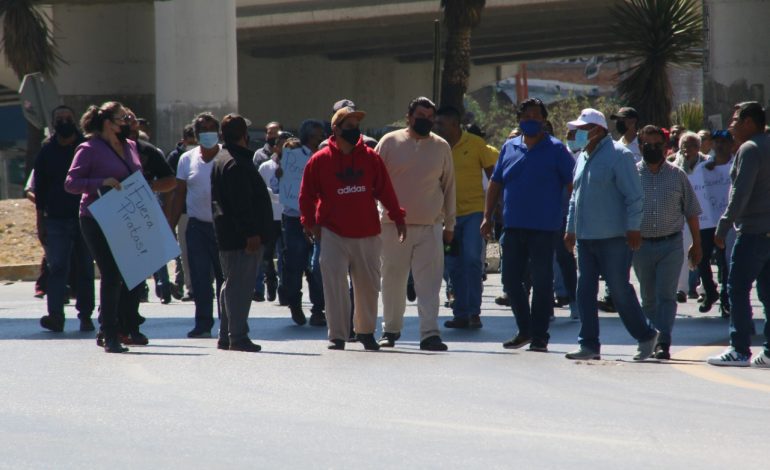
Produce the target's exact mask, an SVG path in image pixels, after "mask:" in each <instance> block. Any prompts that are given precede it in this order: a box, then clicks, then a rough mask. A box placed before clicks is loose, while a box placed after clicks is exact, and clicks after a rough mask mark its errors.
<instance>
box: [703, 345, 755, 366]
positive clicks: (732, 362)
mask: <svg viewBox="0 0 770 470" xmlns="http://www.w3.org/2000/svg"><path fill="white" fill-rule="evenodd" d="M750 357H751V356H747V355H746V354H741V353H739V352H738V351H736V350H735V349H733V348H727V349H725V352H723V353H722V354H721V355H719V356H711V357H710V358H708V359H707V360H706V362H708V363H709V364H711V365H712V366H730V367H748V366H749V363H750V361H749V359H750Z"/></svg>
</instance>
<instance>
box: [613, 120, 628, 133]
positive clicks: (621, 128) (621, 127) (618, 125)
mask: <svg viewBox="0 0 770 470" xmlns="http://www.w3.org/2000/svg"><path fill="white" fill-rule="evenodd" d="M615 129H617V130H618V132H620V134H621V135H625V134H626V132H628V126H627V125H626V122H625V121H616V122H615Z"/></svg>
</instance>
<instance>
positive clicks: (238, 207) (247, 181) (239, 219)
mask: <svg viewBox="0 0 770 470" xmlns="http://www.w3.org/2000/svg"><path fill="white" fill-rule="evenodd" d="M224 149H225V150H227V152H219V154H218V155H217V156H216V158H215V159H214V167H213V168H212V170H211V210H212V214H213V216H214V230H215V232H216V236H217V245H218V246H219V249H220V250H222V251H229V250H242V249H244V248H245V247H246V239H247V238H249V237H253V236H254V235H259V236H260V237H261V238H262V243H263V244H266V243H269V242H270V241H271V240H272V239H273V237H274V234H273V208H272V205H271V203H270V194H268V192H267V186H265V182H264V181H263V180H262V177H261V176H259V173H258V172H257V169H256V168H255V167H254V163H253V162H252V153H251V151H250V150H249V149H247V148H244V147H240V146H237V145H226V146H225V147H224Z"/></svg>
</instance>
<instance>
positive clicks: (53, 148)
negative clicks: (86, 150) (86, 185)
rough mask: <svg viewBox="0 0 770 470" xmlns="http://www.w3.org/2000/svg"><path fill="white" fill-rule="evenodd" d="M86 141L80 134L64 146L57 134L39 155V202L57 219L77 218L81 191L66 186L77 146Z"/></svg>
mask: <svg viewBox="0 0 770 470" xmlns="http://www.w3.org/2000/svg"><path fill="white" fill-rule="evenodd" d="M83 141H84V139H83V136H82V135H80V134H78V136H77V138H76V139H75V143H73V144H72V145H67V146H61V145H59V141H58V140H57V138H56V134H54V135H53V136H52V137H51V138H50V139H49V140H48V141H47V142H46V143H45V144H44V145H43V148H41V149H40V153H38V155H37V158H36V159H35V191H34V192H35V205H36V206H37V210H39V211H43V212H45V214H46V216H48V217H51V218H56V219H63V218H77V217H78V213H79V211H80V194H70V193H68V192H67V191H65V190H64V180H65V178H67V172H68V171H69V169H70V165H72V160H73V159H74V158H75V149H77V146H78V145H80V144H81V143H82V142H83Z"/></svg>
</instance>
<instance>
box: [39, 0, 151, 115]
mask: <svg viewBox="0 0 770 470" xmlns="http://www.w3.org/2000/svg"><path fill="white" fill-rule="evenodd" d="M52 16H53V20H54V22H55V24H56V27H55V28H54V34H55V37H56V41H57V43H58V45H59V50H60V52H61V55H62V57H63V58H64V60H65V61H66V63H63V64H61V65H60V66H59V69H58V73H57V74H56V77H55V78H54V82H55V83H56V87H57V89H58V90H59V94H60V95H61V98H62V101H63V102H64V103H65V104H67V105H69V106H72V107H73V108H74V109H75V111H76V112H77V113H82V112H83V111H85V109H86V107H88V106H89V105H91V104H97V105H98V104H101V103H103V102H105V101H111V100H115V101H120V102H122V103H124V104H125V105H127V106H129V107H131V108H132V109H133V110H134V112H136V113H137V115H139V116H143V117H147V118H149V119H150V120H151V121H152V120H153V119H154V115H155V34H154V31H155V30H154V27H153V25H154V11H153V5H152V4H151V3H147V2H136V3H118V4H107V3H97V4H94V5H82V4H77V5H73V4H63V5H54V6H53V7H52Z"/></svg>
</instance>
